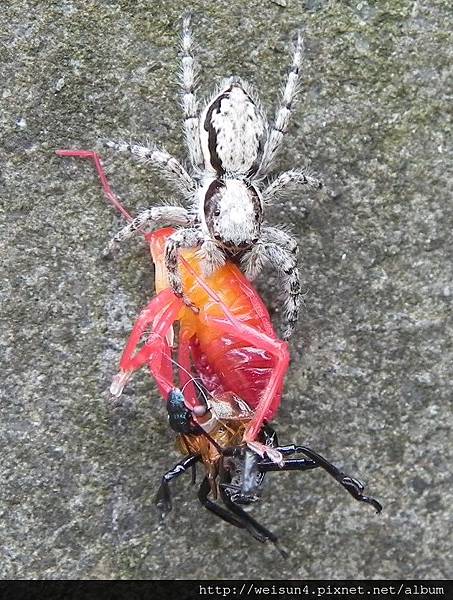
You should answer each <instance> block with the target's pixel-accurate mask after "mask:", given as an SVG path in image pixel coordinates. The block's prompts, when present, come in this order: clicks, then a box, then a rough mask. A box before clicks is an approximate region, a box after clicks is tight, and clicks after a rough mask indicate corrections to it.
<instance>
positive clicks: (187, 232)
mask: <svg viewBox="0 0 453 600" xmlns="http://www.w3.org/2000/svg"><path fill="white" fill-rule="evenodd" d="M203 242H204V236H203V233H202V231H201V230H200V229H198V228H196V227H191V228H188V229H178V231H175V232H174V233H172V234H171V235H170V236H169V237H168V239H167V244H166V246H165V267H166V269H167V273H168V281H169V283H170V287H171V288H172V290H173V292H174V293H175V294H176V295H177V296H179V297H180V298H182V299H183V301H184V304H186V305H187V306H188V307H189V308H191V309H192V310H194V311H195V312H198V310H199V309H198V307H196V306H195V305H194V304H193V302H191V300H190V299H189V298H187V297H186V296H185V294H184V289H183V283H182V277H181V273H180V270H179V266H178V252H179V250H180V249H182V248H197V247H199V246H201V245H202V244H203Z"/></svg>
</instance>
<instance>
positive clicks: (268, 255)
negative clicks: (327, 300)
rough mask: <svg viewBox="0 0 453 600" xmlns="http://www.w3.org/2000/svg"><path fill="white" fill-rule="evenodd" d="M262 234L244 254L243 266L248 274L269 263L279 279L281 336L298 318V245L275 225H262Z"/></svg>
mask: <svg viewBox="0 0 453 600" xmlns="http://www.w3.org/2000/svg"><path fill="white" fill-rule="evenodd" d="M263 233H265V234H266V235H265V237H264V236H263V239H262V241H261V242H258V243H257V244H256V245H255V246H254V247H253V248H252V250H251V251H250V252H249V253H248V254H247V255H246V256H245V257H244V260H243V263H242V267H243V270H244V272H245V274H246V276H248V274H249V273H250V274H251V275H256V274H257V269H259V270H260V269H261V268H262V266H263V265H264V264H266V263H267V264H270V265H272V266H273V267H274V268H275V269H276V270H277V273H278V274H279V276H280V279H281V282H282V297H283V298H284V305H283V321H284V322H283V333H282V338H283V339H284V340H287V339H289V338H290V337H291V334H292V333H293V331H294V328H295V326H296V323H297V319H298V317H299V310H300V305H301V302H302V292H301V286H300V275H299V269H298V267H297V252H298V246H297V242H296V240H294V239H293V238H292V237H291V236H290V235H289V234H287V233H286V232H284V231H281V230H279V229H276V228H274V227H266V228H263Z"/></svg>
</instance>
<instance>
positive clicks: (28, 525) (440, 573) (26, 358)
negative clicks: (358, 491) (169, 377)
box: [0, 0, 453, 579]
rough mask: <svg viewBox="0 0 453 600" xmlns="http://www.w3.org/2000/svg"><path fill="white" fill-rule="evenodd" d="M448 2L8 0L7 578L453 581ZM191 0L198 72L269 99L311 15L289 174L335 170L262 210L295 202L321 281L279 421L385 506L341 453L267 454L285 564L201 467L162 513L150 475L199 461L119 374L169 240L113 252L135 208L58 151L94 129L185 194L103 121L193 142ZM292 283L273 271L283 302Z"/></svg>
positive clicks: (4, 55)
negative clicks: (343, 480) (117, 399)
mask: <svg viewBox="0 0 453 600" xmlns="http://www.w3.org/2000/svg"><path fill="white" fill-rule="evenodd" d="M282 4H286V6H281V5H282ZM449 4H450V2H448V1H447V0H425V1H423V0H421V1H412V0H411V1H409V0H383V1H381V2H372V1H359V0H356V1H355V2H334V1H323V0H307V1H305V2H303V1H297V0H287V2H286V3H282V2H272V1H270V0H269V1H265V0H247V2H244V1H241V0H232V1H231V2H208V1H206V0H204V1H203V0H198V1H197V0H194V1H193V2H192V3H188V2H185V1H184V0H175V1H172V2H169V1H168V2H167V1H158V2H152V1H150V0H149V1H145V0H134V1H132V0H122V1H115V0H111V1H107V0H105V1H101V0H95V1H93V2H77V1H76V0H72V1H71V0H62V1H56V2H38V1H32V0H5V1H4V2H3V3H2V10H1V13H0V40H1V44H0V74H1V82H2V86H1V90H0V98H1V114H0V128H1V133H0V136H1V148H0V169H1V179H0V191H1V194H0V197H1V199H0V203H1V209H0V211H1V212H0V214H1V219H2V222H1V227H0V232H1V233H0V240H1V250H2V260H1V264H0V269H1V302H2V317H1V319H2V320H1V337H0V344H1V346H0V347H1V361H2V370H1V373H2V384H1V406H0V410H1V431H0V440H1V441H0V444H1V448H2V450H1V453H2V461H1V474H0V496H1V499H0V514H1V521H0V576H1V577H2V578H13V579H34V578H44V579H65V578H66V579H153V578H154V579H173V578H247V577H248V578H250V577H257V578H275V579H279V578H289V579H297V578H315V579H316V578H324V577H326V578H337V579H339V578H351V579H358V578H403V579H408V578H451V577H453V570H452V565H453V552H452V539H453V535H452V524H453V519H452V514H451V507H452V506H453V495H452V476H451V465H452V460H453V458H452V452H451V448H452V435H451V426H452V402H451V398H452V392H451V389H452V385H453V381H452V380H453V373H452V371H453V368H452V362H453V356H452V353H453V349H452V313H451V307H452V297H453V283H452V258H453V256H452V250H451V232H452V228H453V219H452V216H453V215H452V213H453V210H452V201H451V197H450V192H451V188H450V189H449V186H450V184H451V179H450V178H449V177H451V171H450V173H449V172H448V162H447V156H448V150H449V146H448V145H449V141H451V138H450V139H449V135H450V134H451V129H450V122H449V120H448V104H447V100H448V96H449V90H448V87H447V86H448V80H447V75H448V68H449V64H450V65H451V61H452V56H451V54H449V51H450V50H451V48H452V39H451V35H450V33H449V32H451V29H452V21H451V13H449V10H450V8H449ZM189 7H191V8H193V10H194V12H195V17H194V25H193V27H194V31H195V34H196V38H197V42H198V46H199V48H198V56H199V59H200V62H201V64H202V72H201V76H200V85H201V89H202V92H203V93H204V94H207V93H209V91H210V90H211V89H212V87H213V85H214V83H215V82H217V81H218V80H219V79H220V78H221V77H223V76H225V75H229V74H231V73H235V74H238V75H241V76H243V77H245V78H247V79H249V80H250V81H251V82H252V83H253V84H255V85H256V86H257V87H258V88H259V90H260V92H261V95H262V99H263V102H264V104H265V106H266V108H267V109H268V112H269V114H270V115H272V114H273V110H274V106H275V103H276V97H277V92H278V90H279V87H280V83H281V81H282V78H283V76H284V74H285V72H286V68H287V65H288V60H289V59H288V56H289V46H290V41H291V38H292V35H293V32H294V31H295V30H296V29H297V27H302V28H303V30H304V35H305V40H306V53H305V59H304V66H303V71H302V87H301V94H300V102H299V104H298V106H297V110H296V112H295V114H294V117H293V120H292V124H291V128H290V134H289V135H288V136H287V140H286V144H285V146H284V150H283V151H282V153H281V154H280V156H279V160H278V164H277V165H276V169H275V170H276V171H277V170H279V169H286V168H290V167H292V166H295V165H300V164H309V165H311V166H312V167H313V169H315V170H316V171H317V172H318V173H320V174H321V175H322V177H323V179H324V181H325V184H326V192H325V193H324V194H323V195H321V196H319V195H316V194H308V195H307V194H305V193H300V194H299V193H298V194H297V195H294V196H293V197H292V198H290V199H289V200H287V201H286V202H284V203H281V204H279V205H276V206H273V207H270V208H269V210H268V214H267V216H268V219H269V221H271V222H274V223H280V222H281V223H283V222H284V223H291V224H292V227H293V230H294V232H295V233H296V235H297V236H298V238H299V240H300V245H301V263H302V273H303V286H304V289H305V290H306V296H305V307H304V310H303V314H302V316H301V319H300V323H299V326H298V329H297V332H296V334H295V336H294V338H293V341H292V345H291V352H292V359H293V360H292V365H291V368H290V372H289V374H288V378H287V383H286V390H285V395H284V399H283V403H282V407H281V410H280V413H279V415H278V420H277V423H276V425H277V429H278V432H279V434H280V439H281V440H282V441H284V442H287V443H290V442H292V441H298V442H304V443H306V444H308V445H310V446H312V447H313V448H315V449H317V450H318V451H319V452H321V453H322V454H324V455H325V456H326V457H328V458H330V459H331V460H332V461H334V462H335V463H336V464H338V465H339V466H341V467H342V468H344V469H345V470H346V471H347V472H349V473H351V474H353V475H356V476H357V477H359V478H361V479H363V480H364V481H365V482H366V483H367V491H368V492H369V493H371V494H372V495H374V496H376V497H377V498H379V499H380V500H381V502H382V503H383V505H384V512H383V513H382V515H380V516H377V515H376V514H374V512H373V510H372V509H371V508H370V507H367V506H365V505H360V504H358V503H356V502H354V501H353V500H352V499H351V498H350V497H349V496H348V494H346V493H345V492H344V491H343V490H342V489H341V488H340V487H339V486H338V485H337V484H336V483H335V482H334V481H333V480H332V479H331V478H329V477H328V475H326V474H323V473H321V472H319V473H318V472H311V473H305V474H297V473H286V474H278V473H276V474H271V475H270V476H269V477H268V486H267V491H266V495H265V498H264V500H263V501H262V503H261V504H260V505H259V506H256V507H255V508H254V515H255V516H256V517H257V518H258V519H259V520H261V521H262V522H263V523H265V524H266V525H267V526H268V527H270V528H271V529H272V530H273V531H275V532H276V533H277V534H278V535H279V536H280V537H281V540H282V542H283V544H284V545H285V546H286V547H287V548H288V549H289V550H290V552H291V555H290V558H289V559H288V560H286V561H285V560H283V559H281V558H280V556H279V555H278V553H277V552H276V550H275V549H274V548H273V547H272V546H271V545H260V544H259V543H258V542H255V541H254V540H253V539H251V538H249V537H248V536H247V535H246V534H244V533H243V532H241V531H239V530H237V529H234V528H233V527H230V526H228V525H226V524H224V523H222V522H220V521H219V520H217V519H216V518H215V517H214V516H212V515H211V514H209V513H207V512H206V511H205V510H204V509H203V508H202V507H201V506H200V505H199V504H198V500H197V498H196V490H195V489H194V488H192V487H191V486H190V477H187V479H186V480H184V479H181V480H179V482H178V483H177V484H176V485H175V487H174V491H175V500H174V510H173V512H172V513H171V514H170V515H169V516H168V518H167V519H166V520H165V521H161V520H160V519H159V515H158V513H157V511H156V509H155V508H154V506H153V496H154V494H155V491H156V488H157V484H158V481H159V478H160V476H161V474H162V473H163V472H164V471H165V470H167V469H168V468H170V467H171V466H172V465H173V464H174V463H175V462H176V461H177V460H178V459H179V455H178V454H177V452H176V450H175V449H174V436H173V435H172V432H171V431H170V429H169V427H168V425H167V423H166V416H165V412H164V406H163V404H162V402H161V401H160V400H159V397H158V395H157V392H156V388H155V386H154V384H153V382H152V381H151V380H150V378H149V376H148V374H147V373H146V372H143V373H139V374H138V375H137V376H136V377H135V378H134V380H133V381H132V382H131V384H130V385H129V386H128V388H127V390H126V392H125V396H124V402H123V404H122V406H121V407H119V408H118V407H116V408H115V407H114V406H112V404H111V403H110V402H109V393H108V388H109V385H110V381H111V377H112V375H113V374H114V373H115V372H116V369H117V365H118V359H119V356H120V353H121V349H122V347H123V345H124V343H125V341H126V339H127V336H128V333H129V332H130V329H131V326H132V324H133V322H134V320H135V318H136V315H137V314H138V311H139V310H140V308H141V307H142V306H143V305H144V304H145V303H146V302H147V300H148V299H149V298H150V297H151V295H152V288H153V275H152V268H151V265H150V260H149V255H147V252H146V248H145V247H144V244H143V243H142V242H141V240H139V239H138V238H137V239H136V240H133V241H132V242H130V243H128V244H125V247H124V248H123V249H122V250H121V252H120V254H119V256H118V257H117V258H116V259H115V260H114V261H111V262H105V261H103V260H102V259H101V258H100V254H101V249H102V248H103V247H104V246H105V244H106V242H107V241H108V239H109V238H110V237H111V236H112V235H113V234H114V233H115V232H116V231H117V230H118V229H119V227H120V226H121V225H122V224H123V222H122V221H121V219H120V218H118V217H117V216H116V215H115V214H114V211H113V210H112V209H111V207H109V206H108V205H107V203H106V202H105V200H104V198H103V195H102V192H101V190H100V186H99V182H98V179H97V176H96V174H95V172H94V169H93V167H92V165H91V164H90V163H88V162H86V161H76V160H73V159H66V160H63V159H58V158H57V157H56V156H55V155H54V151H55V149H57V148H62V147H66V148H85V149H98V150H99V151H100V152H101V153H102V154H103V156H104V158H105V163H106V165H107V167H108V171H109V177H110V178H111V182H112V185H113V187H114V189H115V190H116V192H117V193H118V195H119V196H120V197H121V198H122V199H123V201H124V203H125V204H126V205H127V206H128V207H129V208H130V210H131V211H133V212H135V213H136V212H138V211H139V210H140V209H142V208H144V207H147V206H149V205H152V204H153V203H158V202H161V201H162V200H165V199H168V198H169V197H173V196H174V193H173V191H172V190H171V188H170V187H169V186H168V185H167V184H165V183H163V182H162V180H161V179H160V177H159V176H158V175H157V174H156V172H155V171H150V170H149V169H147V168H146V167H144V166H139V165H137V164H134V163H133V162H131V161H129V160H128V159H127V158H122V157H119V156H113V155H112V153H111V152H109V151H108V150H105V149H103V146H102V140H105V139H118V138H123V137H129V136H131V137H132V138H133V139H136V140H139V141H145V140H146V139H148V138H149V139H152V140H154V141H156V142H158V143H159V144H163V145H165V147H166V148H167V149H168V150H169V151H170V152H172V153H174V154H176V155H177V156H179V157H184V156H185V150H184V148H183V140H182V130H181V114H180V109H179V100H178V86H177V73H178V69H179V63H178V60H177V56H178V53H177V46H178V35H179V23H180V17H181V15H182V13H183V12H184V11H185V10H186V9H187V8H189ZM450 82H451V80H450ZM306 205H311V206H312V208H311V210H310V212H309V213H308V215H306V214H305V213H304V211H303V210H302V207H303V206H306ZM277 287H278V286H277V282H276V280H275V278H274V275H273V273H272V272H271V271H270V272H269V273H267V274H265V275H263V276H262V277H261V279H260V283H259V289H260V291H261V292H262V294H263V296H264V298H265V300H266V302H267V303H268V305H269V307H270V310H271V313H272V316H273V318H275V320H276V322H278V319H279V315H278V306H279V305H278V302H277V301H276V297H277V294H276V292H277Z"/></svg>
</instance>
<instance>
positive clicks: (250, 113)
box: [106, 16, 321, 339]
mask: <svg viewBox="0 0 453 600" xmlns="http://www.w3.org/2000/svg"><path fill="white" fill-rule="evenodd" d="M302 50H303V44H302V38H301V35H300V33H299V34H298V36H297V41H296V44H295V48H294V54H293V60H292V64H291V68H290V70H289V73H288V76H287V79H286V83H285V87H284V88H283V94H282V98H281V104H280V106H279V108H278V110H277V112H276V115H275V121H274V124H273V125H272V126H269V125H268V122H267V119H266V116H265V113H264V110H263V107H262V105H261V103H260V101H259V98H258V97H257V95H256V93H255V92H254V91H253V89H252V88H251V86H250V85H249V84H248V83H246V82H245V81H243V80H242V79H239V78H237V77H230V78H228V79H225V80H224V81H223V82H222V83H221V84H220V86H219V87H218V88H217V90H216V91H215V92H214V94H213V95H212V97H211V98H210V99H209V101H208V102H207V103H206V105H205V107H204V110H203V111H202V112H201V115H200V114H199V112H198V101H197V98H196V89H195V71H196V67H195V61H194V57H193V53H192V33H191V29H190V16H186V17H185V18H184V20H183V29H182V51H183V56H182V70H181V86H182V106H183V111H184V132H185V140H186V144H187V148H188V151H189V158H190V163H191V174H189V173H188V172H187V171H186V169H185V168H184V167H183V166H182V165H181V163H180V162H179V161H178V160H176V158H174V157H173V156H171V155H170V154H168V153H167V152H166V151H165V150H161V149H158V148H157V147H155V146H151V147H146V146H144V145H141V144H135V143H130V144H128V143H123V142H119V143H117V142H108V146H109V147H111V148H113V149H114V150H117V151H120V152H127V153H129V154H130V155H132V156H133V157H135V158H136V159H138V160H140V161H142V162H144V163H146V164H150V165H152V166H155V167H157V168H158V169H160V171H161V173H162V175H164V176H166V177H167V178H168V179H170V180H171V181H172V182H173V183H175V184H176V185H177V187H178V189H179V191H180V193H181V194H182V195H183V197H184V199H185V200H186V201H187V202H188V203H190V208H188V209H186V208H182V207H180V206H168V205H165V206H153V207H151V208H148V209H147V210H145V211H143V212H142V213H141V214H139V215H138V216H137V217H136V218H135V219H134V220H133V221H132V222H131V223H130V224H129V225H127V226H126V227H124V228H123V229H122V230H121V231H119V232H118V233H117V235H116V236H115V237H114V238H113V239H112V241H111V242H110V244H109V246H108V249H107V250H106V253H109V252H110V251H112V250H113V249H114V248H115V247H116V245H117V244H118V243H119V242H121V241H123V240H125V239H127V238H129V237H131V236H132V234H133V233H134V232H135V231H137V230H138V229H141V228H142V227H143V226H145V225H147V224H151V223H152V224H157V223H161V224H164V223H165V224H167V225H173V226H176V227H178V229H177V231H176V232H175V233H173V235H171V236H170V238H169V239H168V242H167V247H166V254H165V262H166V267H167V269H168V275H169V282H170V285H171V287H172V288H173V290H174V292H175V293H176V294H177V295H178V296H183V289H182V282H181V276H180V273H179V270H178V261H177V255H178V250H179V249H180V248H193V247H200V253H201V256H202V258H203V266H204V270H205V272H206V274H207V275H209V274H210V273H212V272H213V271H214V270H215V269H217V268H218V267H219V266H221V265H222V264H223V263H224V262H225V261H226V260H233V261H235V262H237V263H238V264H239V265H240V267H241V269H242V270H243V272H244V273H245V275H246V276H247V277H248V278H249V279H251V280H252V279H254V278H255V276H256V275H257V274H258V273H259V272H260V271H261V269H262V267H263V266H264V264H266V263H269V264H271V265H272V266H273V267H274V268H275V269H276V271H277V273H278V274H279V276H280V278H281V282H282V292H283V294H282V295H283V298H284V318H285V323H284V331H283V337H284V338H285V339H288V338H289V337H290V335H291V333H292V332H293V330H294V327H295V324H296V322H297V318H298V313H299V306H300V302H301V287H300V281H299V271H298V268H297V252H298V246H297V242H296V240H295V239H294V238H293V237H292V236H291V235H289V234H288V233H286V232H285V231H283V230H281V229H278V228H276V227H271V226H269V225H264V224H263V212H264V210H263V209H264V206H265V204H266V203H268V202H270V201H271V200H274V199H275V198H276V197H278V196H279V195H281V193H282V192H283V191H284V189H285V188H287V186H289V185H290V184H296V185H306V186H308V188H313V189H319V188H321V182H320V181H319V180H318V179H317V178H316V177H314V176H313V175H311V174H310V172H309V170H307V169H292V170H290V171H286V172H284V173H281V174H280V175H278V176H277V177H276V178H275V179H274V180H273V181H272V182H268V183H264V180H265V178H266V177H267V174H268V172H269V167H270V166H271V164H272V162H273V160H274V158H275V155H276V154H277V151H278V150H279V148H280V145H281V143H282V140H283V137H284V135H285V133H286V131H287V129H288V123H289V119H290V115H291V111H292V108H293V103H294V98H295V95H296V91H297V80H298V75H299V68H300V64H301V59H302ZM185 300H186V299H185ZM187 304H189V305H190V302H189V301H187Z"/></svg>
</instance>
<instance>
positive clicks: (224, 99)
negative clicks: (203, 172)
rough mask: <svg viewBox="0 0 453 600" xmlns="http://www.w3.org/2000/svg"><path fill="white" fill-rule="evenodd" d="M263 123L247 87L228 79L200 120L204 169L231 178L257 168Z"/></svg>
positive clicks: (262, 139) (258, 109) (262, 135)
mask: <svg viewBox="0 0 453 600" xmlns="http://www.w3.org/2000/svg"><path fill="white" fill-rule="evenodd" d="M265 134H266V121H265V119H264V116H263V114H262V112H261V109H260V107H259V105H258V104H257V103H256V101H255V100H254V99H253V98H252V97H251V96H250V94H249V93H248V91H247V86H246V85H245V84H244V83H243V82H241V81H239V80H229V81H228V82H227V83H226V85H225V87H224V88H222V89H221V91H220V92H219V93H218V94H216V95H215V96H214V97H213V98H212V100H211V101H210V102H209V103H208V105H207V107H206V109H205V110H204V112H203V114H202V116H201V120H200V138H201V147H202V151H203V157H204V161H205V168H206V169H209V170H212V171H215V173H216V174H217V175H219V176H220V175H223V174H224V173H228V174H233V175H247V176H250V175H252V174H253V173H254V172H255V171H256V170H257V168H258V166H259V160H260V158H261V154H262V150H263V145H264V138H265Z"/></svg>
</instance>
